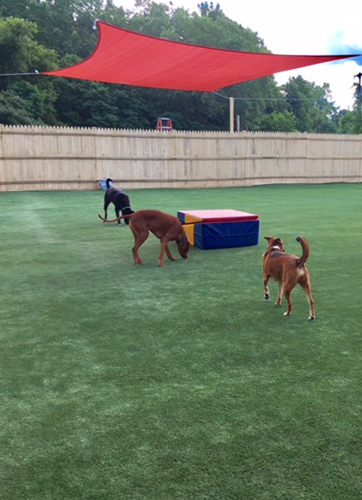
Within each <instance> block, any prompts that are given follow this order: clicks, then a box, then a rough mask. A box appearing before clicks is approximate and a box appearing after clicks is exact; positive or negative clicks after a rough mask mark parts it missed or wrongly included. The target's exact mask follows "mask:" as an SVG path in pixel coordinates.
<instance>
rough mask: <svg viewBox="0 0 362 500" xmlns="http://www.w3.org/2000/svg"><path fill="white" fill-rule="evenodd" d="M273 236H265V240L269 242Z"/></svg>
mask: <svg viewBox="0 0 362 500" xmlns="http://www.w3.org/2000/svg"><path fill="white" fill-rule="evenodd" d="M271 238H272V237H271V236H264V239H266V240H267V241H269V240H271Z"/></svg>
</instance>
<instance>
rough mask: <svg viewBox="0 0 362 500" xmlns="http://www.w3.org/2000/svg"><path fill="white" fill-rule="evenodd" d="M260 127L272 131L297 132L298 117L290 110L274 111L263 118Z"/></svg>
mask: <svg viewBox="0 0 362 500" xmlns="http://www.w3.org/2000/svg"><path fill="white" fill-rule="evenodd" d="M259 128H260V130H265V131H270V132H296V130H297V119H296V117H295V115H294V114H293V113H291V112H290V111H284V113H280V112H278V111H273V112H272V113H270V114H268V115H265V116H264V117H263V118H262V120H261V122H260V126H259Z"/></svg>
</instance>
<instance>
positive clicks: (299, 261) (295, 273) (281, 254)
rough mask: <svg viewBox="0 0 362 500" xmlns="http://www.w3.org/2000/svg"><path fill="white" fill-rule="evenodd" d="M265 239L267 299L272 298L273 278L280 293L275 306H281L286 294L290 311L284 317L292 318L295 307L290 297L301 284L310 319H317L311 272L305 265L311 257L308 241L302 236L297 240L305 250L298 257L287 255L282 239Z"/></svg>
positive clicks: (264, 271)
mask: <svg viewBox="0 0 362 500" xmlns="http://www.w3.org/2000/svg"><path fill="white" fill-rule="evenodd" d="M265 239H266V240H267V241H268V246H267V249H266V251H265V252H264V254H263V279H264V297H265V299H267V300H268V299H269V298H270V293H269V287H268V283H269V279H270V278H272V279H273V280H274V281H278V283H279V291H278V298H277V301H276V303H275V305H277V306H280V305H281V303H282V295H283V293H284V296H285V298H286V301H287V303H288V310H287V311H286V312H285V313H284V316H290V315H291V313H292V307H293V304H292V301H291V298H290V295H291V292H292V291H293V290H294V288H295V287H296V286H297V285H298V283H299V285H300V286H301V287H302V289H303V291H304V293H305V295H306V297H307V299H308V302H309V309H310V311H309V318H308V319H310V320H313V319H315V310H314V300H313V297H312V291H311V284H310V277H309V271H308V269H307V266H306V265H305V263H306V261H307V259H308V257H309V245H308V243H307V240H306V239H305V238H303V237H301V236H299V237H298V238H297V241H299V243H300V244H301V246H302V250H303V255H302V256H301V257H297V256H296V255H291V254H286V253H285V249H284V243H283V241H282V240H281V239H280V238H275V237H272V236H266V237H265Z"/></svg>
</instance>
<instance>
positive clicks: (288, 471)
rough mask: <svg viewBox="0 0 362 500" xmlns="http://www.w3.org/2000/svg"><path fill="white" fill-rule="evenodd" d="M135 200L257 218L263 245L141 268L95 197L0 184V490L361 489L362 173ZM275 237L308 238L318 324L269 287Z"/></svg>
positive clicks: (127, 238)
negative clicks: (267, 256)
mask: <svg viewBox="0 0 362 500" xmlns="http://www.w3.org/2000/svg"><path fill="white" fill-rule="evenodd" d="M128 194H129V195H130V198H131V201H132V206H133V208H134V209H136V210H137V209H143V208H157V209H160V210H163V211H166V212H169V213H172V214H176V213H177V210H184V209H190V210H191V209H194V210H196V209H210V208H213V209H217V208H220V209H223V208H230V209H235V210H244V211H248V212H253V213H257V214H259V216H260V220H261V239H260V245H259V246H253V247H244V248H233V249H223V250H208V251H203V250H199V249H195V248H192V249H191V251H190V255H189V258H188V259H187V260H179V261H178V262H169V261H168V260H167V259H166V260H165V263H166V267H165V268H159V267H158V266H157V256H158V253H159V248H160V244H159V242H158V240H157V239H156V238H155V237H154V236H152V235H151V236H150V238H149V240H148V241H147V242H146V243H145V245H144V246H143V247H142V248H141V250H140V254H141V256H142V258H143V260H144V265H143V266H134V265H133V259H132V254H131V247H132V244H133V236H132V233H131V231H130V230H129V228H128V227H125V226H123V227H117V226H116V225H115V224H109V225H106V224H102V223H101V222H100V221H99V219H98V218H97V214H98V213H102V199H103V193H102V192H101V191H94V192H23V193H2V194H0V221H1V224H0V265H1V282H0V287H1V305H0V339H1V342H0V376H1V379H0V381H1V405H0V436H1V438H0V440H1V441H0V458H1V464H0V474H1V477H0V498H1V499H4V500H20V499H25V500H55V499H59V500H68V499H69V500H73V499H82V500H186V499H188V500H199V499H200V500H201V499H207V500H209V499H210V500H211V499H215V500H259V499H260V500H261V499H263V500H274V499H285V500H297V499H303V500H306V499H307V500H317V499H318V500H320V499H321V500H360V499H361V498H362V493H361V492H362V470H361V464H362V411H361V410H362V375H361V374H362V340H361V339H362V332H361V323H362V312H361V297H362V285H361V215H362V210H361V205H362V186H361V185H322V186H306V185H301V186H264V187H253V188H232V189H204V190H167V189H166V190H135V191H129V193H128ZM112 211H113V209H112ZM112 211H111V212H110V213H111V214H112ZM112 215H113V214H112ZM271 235H276V236H280V237H281V238H283V240H284V241H285V244H286V248H287V251H289V252H291V253H296V254H300V253H301V248H300V245H299V243H297V242H296V241H295V238H296V237H297V236H299V235H301V236H305V237H306V238H307V240H308V241H309V243H310V246H311V256H310V259H309V261H308V267H309V270H310V273H311V279H312V286H313V294H314V299H315V303H316V321H314V322H309V321H308V320H307V318H308V304H307V301H306V299H305V297H304V294H303V292H302V291H301V290H300V289H297V290H295V292H294V293H293V302H294V309H293V315H292V316H291V317H290V318H285V317H283V312H284V311H285V303H284V304H283V307H282V308H277V307H275V306H274V305H273V301H265V300H264V298H263V286H262V265H261V255H262V252H263V250H264V248H265V245H264V243H263V241H264V240H263V238H262V237H263V236H271ZM171 249H172V251H173V253H175V254H177V251H176V246H175V245H174V244H172V247H171ZM271 293H272V299H273V300H274V298H275V297H276V293H277V287H276V284H274V283H272V284H271Z"/></svg>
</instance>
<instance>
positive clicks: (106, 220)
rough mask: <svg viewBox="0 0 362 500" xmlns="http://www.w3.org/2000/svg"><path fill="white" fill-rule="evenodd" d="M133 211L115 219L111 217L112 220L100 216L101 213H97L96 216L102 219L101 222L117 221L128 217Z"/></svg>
mask: <svg viewBox="0 0 362 500" xmlns="http://www.w3.org/2000/svg"><path fill="white" fill-rule="evenodd" d="M134 213H135V212H132V214H128V215H122V217H117V219H112V220H109V219H105V218H104V217H102V216H101V214H98V217H99V218H100V219H101V220H102V221H103V222H117V221H119V220H122V219H129V218H130V217H131V216H132V215H133V214H134Z"/></svg>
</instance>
